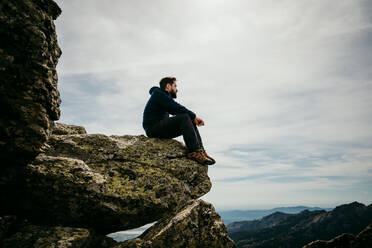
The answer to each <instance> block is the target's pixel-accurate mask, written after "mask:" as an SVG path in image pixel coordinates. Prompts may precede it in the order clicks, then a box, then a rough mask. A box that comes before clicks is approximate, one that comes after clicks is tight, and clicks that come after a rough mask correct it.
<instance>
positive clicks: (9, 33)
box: [0, 0, 61, 167]
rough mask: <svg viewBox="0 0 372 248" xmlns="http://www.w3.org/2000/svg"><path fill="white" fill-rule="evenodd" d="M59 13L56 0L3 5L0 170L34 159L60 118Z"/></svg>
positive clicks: (0, 9) (0, 21) (0, 24)
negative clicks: (55, 24) (57, 67)
mask: <svg viewBox="0 0 372 248" xmlns="http://www.w3.org/2000/svg"><path fill="white" fill-rule="evenodd" d="M60 13H61V10H60V8H59V7H58V6H57V4H56V3H55V2H54V1H52V0H12V1H1V2H0V80H1V83H0V109H1V115H0V160H1V161H2V162H1V167H4V166H13V165H15V164H20V165H25V164H26V163H27V162H29V161H31V160H32V159H33V158H34V157H35V156H36V155H37V154H38V153H40V152H41V150H42V146H43V144H44V142H45V141H46V140H47V138H48V136H49V129H50V127H51V125H52V124H53V121H54V120H58V119H59V116H60V110H59V105H60V102H61V100H60V97H59V92H58V90H57V72H56V65H57V62H58V58H59V57H60V55H61V50H60V48H59V47H58V44H57V37H56V33H55V27H54V23H53V20H55V19H56V18H57V17H58V15H59V14H60Z"/></svg>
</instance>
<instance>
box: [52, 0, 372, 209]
mask: <svg viewBox="0 0 372 248" xmlns="http://www.w3.org/2000/svg"><path fill="white" fill-rule="evenodd" d="M57 3H58V4H59V5H60V7H61V8H62V11H63V12H62V15H61V16H60V17H59V18H58V19H57V21H56V22H55V23H56V28H57V35H58V39H59V45H60V47H61V49H62V52H63V54H62V57H61V58H60V61H59V64H58V67H57V69H58V74H59V89H60V92H61V97H62V105H61V110H62V116H61V119H60V121H61V122H64V123H69V124H76V125H83V126H85V127H86V129H87V131H88V132H89V133H104V134H108V135H111V134H117V135H124V134H133V135H139V134H144V131H143V129H142V126H141V122H142V112H143V108H144V106H145V104H146V101H147V100H148V98H149V93H148V90H149V89H150V87H152V86H154V85H157V84H158V82H159V80H160V79H161V78H162V77H164V76H169V75H172V76H175V77H177V79H178V88H179V94H178V95H179V96H178V99H177V101H178V102H180V103H181V104H183V105H185V106H186V107H188V108H189V109H191V110H193V111H194V112H195V113H197V115H198V116H200V117H201V118H203V119H204V121H205V124H206V125H205V126H204V127H202V128H200V132H201V135H202V137H203V141H204V143H205V147H206V149H207V151H208V153H210V154H211V155H212V156H213V157H214V158H215V159H216V160H217V164H216V165H214V166H211V167H210V168H209V175H210V177H211V180H212V183H213V187H212V190H211V192H209V193H208V194H207V195H206V196H205V197H204V199H205V200H207V201H209V202H212V203H213V204H214V205H215V207H216V208H217V209H220V210H222V209H257V208H271V207H277V206H295V205H309V206H321V207H333V206H336V205H338V204H343V203H348V202H352V201H359V202H362V203H365V204H371V203H372V180H371V178H372V128H371V127H372V70H371V69H372V15H370V13H372V2H371V1H370V0H337V1H336V0H311V1H309V0H187V1H186V0H183V1H181V0H153V1H146V0H125V1H123V0H110V1H99V0H89V1H88V0H75V1H62V0H57ZM179 140H182V139H179Z"/></svg>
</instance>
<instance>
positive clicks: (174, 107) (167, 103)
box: [155, 92, 204, 124]
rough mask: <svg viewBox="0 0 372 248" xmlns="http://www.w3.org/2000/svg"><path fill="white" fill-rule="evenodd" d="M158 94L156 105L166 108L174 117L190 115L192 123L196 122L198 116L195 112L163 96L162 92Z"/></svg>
mask: <svg viewBox="0 0 372 248" xmlns="http://www.w3.org/2000/svg"><path fill="white" fill-rule="evenodd" d="M157 94H158V96H156V98H155V99H156V103H157V104H159V105H160V106H161V107H162V108H164V109H165V110H166V111H167V112H169V113H170V114H172V115H175V114H181V113H185V114H189V116H190V118H191V120H192V121H194V120H195V117H196V115H195V113H194V112H192V111H191V110H188V109H187V108H186V107H184V106H182V105H181V104H179V103H178V102H176V101H174V100H173V99H172V98H171V97H170V96H167V95H166V94H163V93H160V92H159V93H157ZM200 120H201V119H200ZM195 124H196V123H195ZM203 124H204V122H203Z"/></svg>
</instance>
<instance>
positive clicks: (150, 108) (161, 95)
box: [142, 86, 196, 130]
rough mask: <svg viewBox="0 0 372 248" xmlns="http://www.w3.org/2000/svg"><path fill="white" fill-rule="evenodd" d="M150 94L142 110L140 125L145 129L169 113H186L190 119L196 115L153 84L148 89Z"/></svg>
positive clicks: (166, 116)
mask: <svg viewBox="0 0 372 248" xmlns="http://www.w3.org/2000/svg"><path fill="white" fill-rule="evenodd" d="M150 95H151V97H150V99H149V100H148V102H147V104H146V107H145V110H144V111H143V122H142V126H143V128H144V129H145V130H147V129H148V128H150V127H151V126H152V125H154V124H155V123H157V122H158V121H161V120H162V119H165V118H168V117H169V114H172V115H176V114H181V113H186V114H189V115H190V118H191V120H194V119H195V116H196V115H195V114H194V113H193V112H192V111H190V110H188V109H187V108H185V107H184V106H182V105H181V104H179V103H177V102H176V101H174V100H173V98H172V97H170V96H169V95H168V92H166V91H165V90H162V89H160V88H159V87H156V86H155V87H152V88H151V89H150Z"/></svg>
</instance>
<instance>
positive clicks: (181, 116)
mask: <svg viewBox="0 0 372 248" xmlns="http://www.w3.org/2000/svg"><path fill="white" fill-rule="evenodd" d="M176 117H177V118H179V119H180V120H181V121H182V122H187V121H191V118H190V116H189V114H177V115H176Z"/></svg>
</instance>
